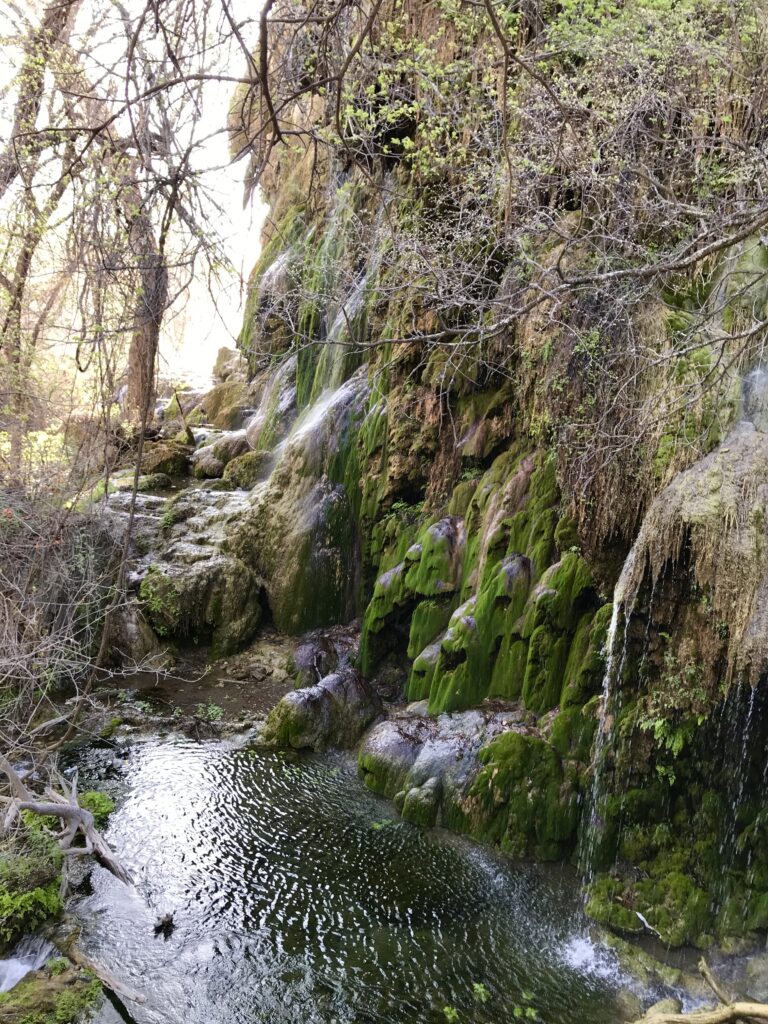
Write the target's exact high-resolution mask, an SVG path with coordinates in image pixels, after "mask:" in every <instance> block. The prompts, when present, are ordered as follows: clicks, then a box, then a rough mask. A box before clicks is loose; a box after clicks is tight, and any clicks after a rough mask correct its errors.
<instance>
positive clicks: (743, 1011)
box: [635, 957, 768, 1024]
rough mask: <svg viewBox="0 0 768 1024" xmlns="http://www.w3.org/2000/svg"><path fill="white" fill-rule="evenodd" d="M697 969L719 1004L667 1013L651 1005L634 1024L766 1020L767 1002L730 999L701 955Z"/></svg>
mask: <svg viewBox="0 0 768 1024" xmlns="http://www.w3.org/2000/svg"><path fill="white" fill-rule="evenodd" d="M699 971H700V972H701V975H702V977H703V978H704V980H705V981H706V983H707V984H708V985H709V987H710V988H711V989H712V991H713V992H714V993H715V995H716V996H717V998H718V999H719V1000H720V1002H721V1004H722V1005H721V1006H716V1007H714V1008H713V1009H708V1010H694V1011H693V1013H667V1012H666V1011H665V1010H662V1011H661V1012H659V1013H655V1012H654V1010H653V1007H651V1009H650V1010H649V1011H648V1013H646V1014H645V1016H643V1017H641V1018H640V1019H639V1020H637V1021H635V1024H729V1022H730V1021H748V1020H751V1021H760V1020H768V1004H766V1003H752V1002H745V1001H732V1000H731V999H730V998H729V996H728V995H727V993H726V991H725V989H724V988H723V987H722V985H721V984H720V982H719V981H718V980H717V978H715V976H714V975H713V974H712V971H711V970H710V968H709V965H708V964H707V962H706V960H705V959H704V958H703V957H702V958H701V960H699Z"/></svg>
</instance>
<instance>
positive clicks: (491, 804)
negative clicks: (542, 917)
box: [469, 732, 579, 860]
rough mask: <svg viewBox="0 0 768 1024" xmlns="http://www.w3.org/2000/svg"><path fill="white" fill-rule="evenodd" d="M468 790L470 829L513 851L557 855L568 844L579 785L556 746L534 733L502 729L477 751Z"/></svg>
mask: <svg viewBox="0 0 768 1024" xmlns="http://www.w3.org/2000/svg"><path fill="white" fill-rule="evenodd" d="M479 756H480V762H481V764H482V766H483V767H482V769H481V771H480V772H479V773H478V776H477V778H476V779H475V781H474V783H473V785H472V788H471V790H470V793H469V806H470V807H471V814H472V817H473V818H474V819H475V820H476V826H475V831H476V832H477V833H479V834H481V835H483V836H484V837H485V838H489V839H491V840H492V841H494V842H496V843H498V844H499V846H500V847H501V849H502V850H504V852H505V853H508V854H510V855H511V856H514V857H528V856H530V857H535V858H536V859H538V860H556V859H558V858H559V857H561V856H563V854H564V853H566V852H568V850H569V849H571V848H572V846H573V843H574V840H575V835H576V825H577V822H578V804H579V799H578V796H579V794H578V790H577V789H576V787H575V785H574V784H573V780H572V779H568V777H567V776H566V774H565V772H564V770H563V765H562V762H561V760H560V758H559V757H558V754H557V752H556V751H555V749H554V748H553V747H552V746H551V745H550V744H549V743H547V742H546V741H545V740H543V739H541V738H540V737H537V736H529V735H524V734H521V733H517V732H509V733H505V734H504V735H503V736H500V737H498V739H495V740H493V741H492V742H491V743H489V744H488V746H487V747H484V748H483V750H481V751H480V755H479Z"/></svg>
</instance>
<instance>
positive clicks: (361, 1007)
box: [71, 738, 627, 1024]
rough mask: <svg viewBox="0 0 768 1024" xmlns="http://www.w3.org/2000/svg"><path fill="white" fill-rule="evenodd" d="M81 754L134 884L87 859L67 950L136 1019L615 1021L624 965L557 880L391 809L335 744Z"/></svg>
mask: <svg viewBox="0 0 768 1024" xmlns="http://www.w3.org/2000/svg"><path fill="white" fill-rule="evenodd" d="M80 771H81V776H82V777H83V779H84V781H87V782H88V784H94V783H95V784H99V785H101V786H102V787H105V788H108V789H110V790H111V791H112V792H113V793H114V794H115V796H116V797H117V801H118V809H117V810H116V812H115V813H114V814H113V815H112V819H111V825H110V828H109V831H108V836H109V839H110V841H111V842H112V844H113V845H114V846H115V847H116V849H117V851H118V853H119V855H120V857H121V858H122V859H123V861H124V863H125V864H126V865H127V866H128V867H129V869H130V870H131V871H132V873H133V875H134V877H135V879H136V883H137V886H136V889H135V890H130V889H126V888H125V887H124V886H122V885H121V884H120V883H119V882H117V881H116V880H115V879H114V878H113V877H112V876H111V875H109V874H107V873H106V872H105V871H103V870H102V869H100V868H95V869H94V871H93V872H92V875H91V881H90V883H89V884H88V885H87V886H86V888H87V891H86V892H81V893H80V894H79V895H78V896H76V897H75V899H74V901H73V904H72V907H71V909H72V910H73V911H74V913H75V914H76V916H77V917H78V918H79V920H80V922H81V926H82V934H81V945H82V947H83V948H84V950H85V951H86V952H87V953H88V954H90V955H91V956H93V957H94V958H96V959H98V960H99V961H100V962H102V963H103V964H105V965H106V966H107V967H108V968H110V969H111V970H112V971H113V972H114V973H115V974H116V975H117V976H118V977H119V978H121V979H122V980H123V981H124V982H125V983H126V984H128V985H129V986H130V987H132V988H135V989H138V990H140V991H141V992H143V993H144V994H145V996H146V1003H145V1004H144V1005H134V1004H131V1007H130V1009H131V1013H132V1014H133V1016H134V1018H135V1020H136V1021H137V1022H139V1024H171V1022H173V1024H177V1022H181V1021H183V1022H184V1024H217V1022H222V1024H223V1022H227V1024H240V1022H242V1024H245V1022H248V1024H258V1022H265V1024H266V1022H269V1024H283V1022H285V1024H288V1022H290V1024H294V1022H295V1024H299V1022H301V1024H313V1022H314V1024H337V1022H338V1024H346V1022H349V1024H352V1022H355V1024H358V1022H364V1021H370V1022H381V1024H384V1022H387V1024H398V1022H402V1024H406V1022H409V1024H410V1022H416V1021H419V1022H425V1024H429V1022H435V1024H437V1022H444V1021H445V1020H446V1019H447V1018H446V1015H445V1012H444V1008H445V1007H446V1006H447V1007H454V1008H455V1009H456V1010H457V1012H458V1014H459V1017H458V1020H459V1021H461V1022H464V1024H491V1022H494V1024H495V1022H501V1021H509V1020H512V1019H515V1009H516V1008H518V1007H519V1008H522V1009H523V1011H525V1009H526V1008H528V1007H530V1010H531V1012H530V1013H529V1016H528V1019H537V1020H540V1021H542V1022H543V1024H566V1022H567V1024H573V1022H575V1021H578V1022H587V1021H588V1022H590V1024H609V1022H610V1024H613V1022H614V1021H615V1020H616V1019H617V1018H616V1012H615V994H616V991H617V988H618V987H619V986H620V985H621V984H626V983H627V981H626V979H622V977H621V974H620V971H619V969H618V967H617V966H616V963H615V961H614V959H613V956H612V954H611V953H610V952H608V951H607V950H604V949H603V948H602V947H600V946H599V945H597V944H596V943H595V942H594V941H593V940H592V939H591V938H590V935H589V931H588V926H587V923H586V921H585V919H584V918H583V916H582V911H581V905H580V900H579V897H578V891H577V886H576V884H575V883H576V880H575V878H574V877H572V876H571V875H570V874H569V873H566V872H564V871H562V870H559V869H558V870H554V871H545V870H543V869H542V868H536V867H534V866H520V865H513V864H511V863H510V862H508V861H506V860H505V859H503V858H500V857H497V856H495V855H494V854H492V853H489V852H488V851H486V850H484V849H482V848H480V847H478V846H476V845H475V844H472V843H470V842H468V841H465V840H463V839H461V838H459V837H456V836H453V835H449V834H448V833H445V832H441V831H439V830H422V829H420V828H418V827H416V826H414V825H411V824H408V823H405V822H402V821H400V820H398V819H397V818H395V817H394V815H393V811H392V810H391V805H389V804H388V803H387V802H385V801H383V800H380V799H379V798H377V797H375V796H373V795H372V794H370V793H369V792H368V791H367V790H366V789H365V787H364V786H363V785H362V784H361V782H360V781H359V779H358V778H357V775H356V772H355V768H354V762H353V761H352V760H351V759H350V758H347V757H344V756H341V755H333V756H316V755H306V756H304V755H293V754H284V753H274V752H264V751H259V750H249V749H243V748H238V746H237V745H235V744H232V743H228V742H220V741H211V742H204V743H194V742H192V741H189V740H185V739H182V738H172V739H157V738H154V739H144V740H140V741H137V742H136V743H134V744H133V745H132V746H130V747H125V748H124V749H118V750H115V749H113V748H110V747H103V748H92V749H91V750H89V751H87V752H86V753H85V754H84V755H82V756H81V761H80ZM164 913H172V914H173V915H174V923H175V930H174V931H173V933H172V934H171V936H170V937H169V938H168V940H167V941H164V940H163V939H162V938H155V937H154V933H153V925H154V922H155V919H156V918H157V916H158V915H160V914H164ZM476 986H482V988H476ZM534 1012H535V1013H536V1014H537V1015H538V1016H536V1017H534V1016H533V1013H534ZM97 1020H99V1021H100V1022H101V1024H105V1022H107V1021H112V1020H114V1011H113V1010H112V1009H111V1008H110V1007H109V1006H105V1009H104V1010H103V1011H102V1012H101V1017H100V1018H97Z"/></svg>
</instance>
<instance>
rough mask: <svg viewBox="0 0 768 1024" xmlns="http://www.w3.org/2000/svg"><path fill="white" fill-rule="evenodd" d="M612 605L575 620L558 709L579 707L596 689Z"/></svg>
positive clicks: (603, 669)
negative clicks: (574, 629) (576, 622)
mask: <svg viewBox="0 0 768 1024" xmlns="http://www.w3.org/2000/svg"><path fill="white" fill-rule="evenodd" d="M612 612H613V605H610V604H605V605H603V606H602V607H601V608H599V609H598V610H597V611H596V612H595V613H594V614H592V613H591V612H585V613H584V615H583V616H582V617H581V619H580V620H579V622H578V624H577V626H576V631H575V633H574V636H573V639H572V641H571V646H570V650H569V652H568V661H567V663H566V666H565V673H564V676H563V689H562V693H561V695H560V705H561V707H562V708H567V707H571V706H573V705H581V704H584V703H585V702H586V701H588V700H589V699H590V697H592V696H593V695H594V694H595V693H597V692H598V691H599V689H600V686H601V682H602V678H603V674H604V672H605V644H606V641H607V637H608V627H609V625H610V622H611V614H612Z"/></svg>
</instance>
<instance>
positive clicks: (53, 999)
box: [0, 959, 102, 1024]
mask: <svg viewBox="0 0 768 1024" xmlns="http://www.w3.org/2000/svg"><path fill="white" fill-rule="evenodd" d="M101 995H102V988H101V983H100V982H99V981H98V980H96V979H95V978H93V977H92V976H90V975H89V974H87V973H86V972H84V971H80V970H78V969H77V968H75V967H73V966H72V965H70V964H69V961H67V960H63V959H62V960H55V961H51V962H50V963H49V964H48V965H46V967H45V968H43V969H42V970H41V971H33V972H32V973H31V974H29V975H27V977H25V978H23V979H22V980H21V981H20V982H19V983H18V984H17V985H15V986H14V987H13V988H12V989H11V991H10V992H3V993H0V1018H1V1019H2V1020H3V1021H4V1022H7V1024H76V1022H77V1021H82V1020H84V1019H85V1018H86V1016H87V1015H88V1013H89V1012H90V1011H92V1010H93V1009H94V1008H95V1006H96V1004H97V1003H98V1002H99V1000H100V998H101Z"/></svg>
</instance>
